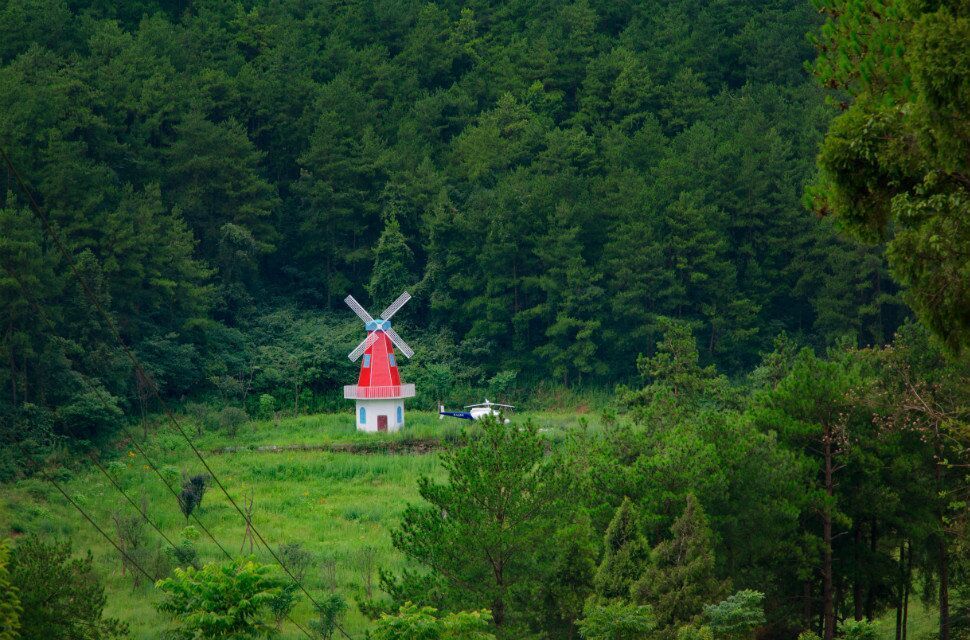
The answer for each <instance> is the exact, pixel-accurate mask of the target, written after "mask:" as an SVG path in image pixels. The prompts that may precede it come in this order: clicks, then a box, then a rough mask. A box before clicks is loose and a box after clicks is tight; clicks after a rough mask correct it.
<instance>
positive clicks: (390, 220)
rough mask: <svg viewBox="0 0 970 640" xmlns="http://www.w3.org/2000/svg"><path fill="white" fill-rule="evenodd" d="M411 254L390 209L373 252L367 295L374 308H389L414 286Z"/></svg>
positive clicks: (395, 214)
mask: <svg viewBox="0 0 970 640" xmlns="http://www.w3.org/2000/svg"><path fill="white" fill-rule="evenodd" d="M413 267H414V253H413V252H412V251H411V248H410V247H408V245H407V241H406V240H405V238H404V234H402V233H401V225H400V223H399V222H398V220H397V213H396V212H395V211H394V210H393V209H391V210H389V211H387V212H385V214H384V231H383V232H382V233H381V237H380V240H378V241H377V248H376V249H375V250H374V268H373V270H372V271H371V276H370V283H368V285H367V293H369V294H370V298H371V300H372V301H374V303H375V304H377V305H387V304H390V303H391V302H392V301H393V300H394V299H395V298H397V297H398V296H399V295H401V292H402V291H404V290H405V289H407V288H409V287H411V286H412V285H414V283H415V280H416V278H415V276H414V274H413V271H412V270H413Z"/></svg>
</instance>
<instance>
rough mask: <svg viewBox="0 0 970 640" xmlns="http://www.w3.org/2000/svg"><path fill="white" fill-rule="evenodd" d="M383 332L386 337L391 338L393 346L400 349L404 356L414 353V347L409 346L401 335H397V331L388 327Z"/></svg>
mask: <svg viewBox="0 0 970 640" xmlns="http://www.w3.org/2000/svg"><path fill="white" fill-rule="evenodd" d="M384 333H386V334H387V337H388V338H390V339H391V342H393V343H394V346H396V347H397V348H398V349H400V350H401V353H403V354H404V355H405V356H407V357H408V358H410V357H411V356H413V355H414V349H412V348H411V347H409V346H408V343H407V342H405V341H404V339H403V338H402V337H401V336H399V335H397V331H395V330H394V329H391V328H390V327H388V328H387V329H385V330H384Z"/></svg>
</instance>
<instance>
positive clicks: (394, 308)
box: [381, 291, 411, 320]
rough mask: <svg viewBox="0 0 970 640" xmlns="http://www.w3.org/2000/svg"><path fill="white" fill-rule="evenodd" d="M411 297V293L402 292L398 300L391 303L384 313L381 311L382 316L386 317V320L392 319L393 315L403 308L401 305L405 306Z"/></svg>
mask: <svg viewBox="0 0 970 640" xmlns="http://www.w3.org/2000/svg"><path fill="white" fill-rule="evenodd" d="M410 299H411V294H410V293H408V292H407V291H405V292H404V293H402V294H401V295H399V296H398V297H397V300H395V301H394V302H392V303H391V304H390V305H388V307H387V309H384V311H383V313H381V317H382V318H384V319H385V320H390V319H391V316H393V315H394V314H395V313H397V312H398V311H399V310H400V309H401V307H403V306H404V304H405V303H406V302H407V301H408V300H410Z"/></svg>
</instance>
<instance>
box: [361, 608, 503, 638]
mask: <svg viewBox="0 0 970 640" xmlns="http://www.w3.org/2000/svg"><path fill="white" fill-rule="evenodd" d="M491 621H492V615H491V613H489V612H488V611H459V612H458V613H448V614H439V613H438V610H437V609H435V608H433V607H418V606H417V605H415V604H411V603H410V602H408V603H406V604H405V605H404V606H402V607H401V609H400V611H398V612H397V613H396V614H394V615H387V614H384V615H382V616H381V618H380V620H378V621H377V624H376V625H375V627H374V632H373V635H372V636H371V637H372V638H373V640H414V639H415V638H421V639H423V640H445V639H446V638H461V639H462V640H495V636H494V635H493V634H491V633H490V632H489V631H490V629H491V624H490V623H491Z"/></svg>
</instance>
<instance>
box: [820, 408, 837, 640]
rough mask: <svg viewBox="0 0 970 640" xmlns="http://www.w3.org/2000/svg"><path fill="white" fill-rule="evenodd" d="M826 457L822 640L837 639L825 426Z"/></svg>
mask: <svg viewBox="0 0 970 640" xmlns="http://www.w3.org/2000/svg"><path fill="white" fill-rule="evenodd" d="M823 439H824V442H823V448H824V455H825V495H826V498H827V499H826V502H825V506H824V508H823V509H822V617H823V622H822V640H833V639H834V638H835V603H834V601H833V595H832V494H833V492H834V484H833V482H832V429H831V427H830V426H828V425H825V431H824V434H823Z"/></svg>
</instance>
